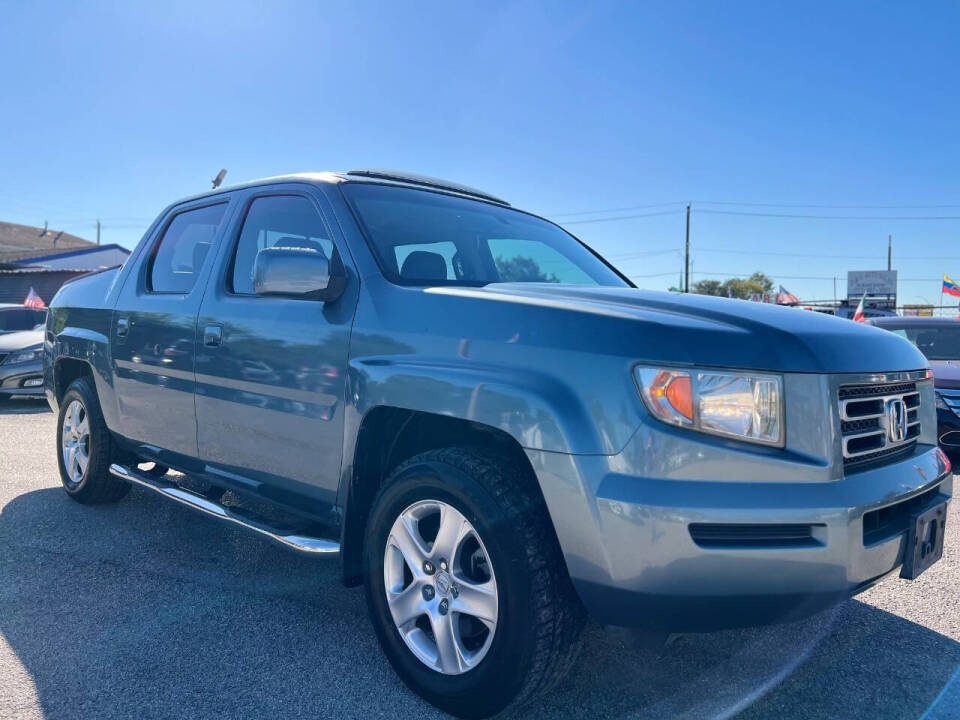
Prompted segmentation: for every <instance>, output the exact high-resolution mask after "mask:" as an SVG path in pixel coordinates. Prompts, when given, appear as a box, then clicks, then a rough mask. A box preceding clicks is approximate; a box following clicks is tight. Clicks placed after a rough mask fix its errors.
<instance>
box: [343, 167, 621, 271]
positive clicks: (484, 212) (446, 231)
mask: <svg viewBox="0 0 960 720" xmlns="http://www.w3.org/2000/svg"><path fill="white" fill-rule="evenodd" d="M343 190H344V193H346V196H347V199H348V201H349V202H350V204H351V205H352V206H353V209H354V211H355V212H356V215H357V217H358V219H359V221H360V223H361V225H362V226H363V229H364V231H365V234H366V236H367V238H368V240H369V242H370V245H371V247H372V249H373V252H374V254H375V255H376V257H377V261H378V262H379V264H380V268H381V270H382V271H383V274H384V275H386V277H387V278H388V279H389V280H391V281H392V282H395V283H398V284H401V285H424V284H429V285H471V286H479V285H486V284H488V283H495V282H547V283H567V284H573V285H611V286H617V287H627V286H628V285H627V283H626V281H624V280H623V279H622V278H621V277H620V276H619V275H618V274H617V273H616V272H614V270H612V269H611V268H610V267H609V266H607V265H606V264H605V263H604V262H603V261H602V260H601V259H600V258H599V257H597V256H596V255H594V253H593V252H591V251H590V250H589V249H588V248H587V247H586V246H585V245H583V244H582V243H580V242H579V241H578V240H577V239H576V238H574V237H573V236H571V235H570V234H568V233H566V232H564V231H563V230H561V229H560V228H559V227H557V226H556V225H553V224H551V223H549V222H546V221H545V220H541V219H540V218H536V217H533V216H531V215H527V214H526V213H522V212H518V211H517V210H511V209H509V208H504V207H500V206H498V205H492V204H490V203H486V202H479V201H476V200H468V199H466V198H460V197H454V196H451V195H444V194H442V193H436V192H429V191H424V190H414V189H410V188H403V187H393V186H389V185H376V184H372V183H345V184H344V185H343Z"/></svg>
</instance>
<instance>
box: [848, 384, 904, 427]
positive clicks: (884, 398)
mask: <svg viewBox="0 0 960 720" xmlns="http://www.w3.org/2000/svg"><path fill="white" fill-rule="evenodd" d="M914 395H916V396H917V397H918V398H919V397H920V391H919V390H911V391H910V392H905V393H892V394H890V395H870V396H868V397H863V398H844V399H843V400H841V401H840V419H841V420H844V421H848V420H871V419H872V418H878V417H883V413H882V412H878V413H873V414H871V415H853V416H851V415H849V414H848V413H847V405H849V404H850V403H861V402H875V401H877V400H879V401H880V403H881V405H886V404H887V400H895V399H897V398H899V399H901V400H906V399H907V398H909V397H913V396H914ZM918 407H920V406H919V405H914V406H913V407H908V408H907V409H908V410H916V409H917V408H918Z"/></svg>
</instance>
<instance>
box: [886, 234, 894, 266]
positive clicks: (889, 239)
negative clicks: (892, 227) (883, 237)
mask: <svg viewBox="0 0 960 720" xmlns="http://www.w3.org/2000/svg"><path fill="white" fill-rule="evenodd" d="M887 270H893V235H887Z"/></svg>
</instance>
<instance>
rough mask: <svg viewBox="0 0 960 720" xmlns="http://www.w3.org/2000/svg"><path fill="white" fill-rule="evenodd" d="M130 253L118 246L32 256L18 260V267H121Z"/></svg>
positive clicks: (73, 268)
mask: <svg viewBox="0 0 960 720" xmlns="http://www.w3.org/2000/svg"><path fill="white" fill-rule="evenodd" d="M129 255H130V251H129V250H127V249H126V248H122V247H120V246H119V245H104V246H103V247H94V248H84V249H83V250H78V251H73V252H68V253H63V256H62V257H57V256H56V255H39V254H38V255H34V256H32V257H29V258H24V259H22V260H18V261H17V264H19V265H37V266H42V267H45V268H50V269H51V270H98V269H100V268H105V267H113V266H115V265H122V264H123V263H124V262H126V260H127V257H128V256H129Z"/></svg>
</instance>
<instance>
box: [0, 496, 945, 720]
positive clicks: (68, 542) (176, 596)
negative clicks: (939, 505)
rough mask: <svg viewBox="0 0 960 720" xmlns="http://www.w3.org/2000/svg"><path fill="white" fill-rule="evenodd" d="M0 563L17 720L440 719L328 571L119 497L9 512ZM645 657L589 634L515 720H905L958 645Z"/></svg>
mask: <svg viewBox="0 0 960 720" xmlns="http://www.w3.org/2000/svg"><path fill="white" fill-rule="evenodd" d="M0 549H2V555H0V633H2V636H3V638H2V641H4V642H5V643H6V644H7V645H8V646H9V648H10V649H11V650H12V654H11V653H7V655H9V656H10V657H11V658H14V664H17V663H19V666H20V667H19V669H18V670H17V672H12V671H11V670H10V669H9V668H8V671H0V672H2V677H0V701H2V703H3V704H4V705H5V706H6V707H7V710H11V709H14V712H13V715H15V716H23V715H27V714H28V713H27V712H26V709H27V708H34V709H35V710H36V711H37V714H38V715H39V714H40V713H42V714H43V716H44V717H46V718H74V717H76V718H80V717H82V718H129V717H138V718H150V717H177V718H199V717H214V716H215V717H263V718H325V717H351V718H352V717H363V718H378V717H384V718H392V717H398V716H408V717H436V716H438V713H437V712H436V711H435V710H434V709H433V708H431V707H429V706H427V705H425V704H423V703H422V702H421V701H419V700H418V699H417V698H416V697H415V696H413V695H412V694H410V693H409V692H408V691H406V689H405V688H404V687H403V686H402V685H401V683H400V682H399V681H398V680H397V678H396V676H395V675H394V674H393V673H392V671H391V669H390V667H389V666H388V664H387V663H386V661H385V660H384V658H383V656H382V655H381V653H380V650H379V647H378V646H377V643H376V640H375V637H374V634H373V632H372V629H371V627H370V625H369V622H368V621H367V617H366V610H365V605H364V600H363V592H362V590H360V589H346V588H344V587H343V586H342V585H341V584H340V583H339V581H338V571H339V568H338V567H337V565H336V563H335V562H331V561H329V560H327V561H317V560H313V559H306V558H301V557H300V556H297V555H294V554H291V553H289V552H287V551H284V550H282V549H280V548H277V547H274V546H273V545H270V544H267V543H264V542H262V541H260V540H258V539H255V538H252V537H250V536H248V535H246V534H244V533H242V532H241V531H237V530H234V529H231V528H229V527H224V526H221V525H219V524H216V523H214V522H212V521H211V520H209V519H207V518H203V517H201V516H199V515H196V514H194V513H191V512H190V511H189V510H187V509H185V508H181V507H179V506H175V505H172V504H168V503H165V502H164V501H163V500H161V499H160V498H156V497H154V496H152V495H149V494H147V493H144V492H140V491H136V490H135V491H133V492H131V493H130V495H129V496H128V497H127V498H126V499H124V500H123V501H121V502H120V503H118V504H116V505H113V506H106V507H82V506H80V505H77V504H75V503H73V502H71V501H70V500H69V499H68V498H67V497H66V496H64V494H63V493H62V492H61V491H60V490H59V489H52V488H51V489H44V490H38V491H34V492H29V493H25V494H23V495H20V496H18V497H16V498H14V499H12V500H11V501H10V502H9V504H7V505H6V506H5V507H4V508H3V510H2V513H0ZM654 640H655V638H654V637H653V636H645V635H637V634H632V633H627V632H624V631H614V632H611V631H605V630H602V629H600V628H597V627H590V628H589V629H588V631H587V634H586V638H585V647H584V653H583V655H582V657H581V659H580V661H579V663H578V664H577V666H576V668H575V669H574V671H573V673H572V674H571V676H570V678H569V679H568V680H567V681H566V682H565V683H564V684H563V686H562V687H560V688H559V689H558V690H557V691H556V692H555V693H553V694H552V695H551V696H550V697H548V698H547V699H546V700H545V701H541V702H539V703H538V704H537V705H536V706H535V707H533V708H529V709H527V710H526V711H525V712H523V713H516V714H515V715H514V716H515V717H524V718H563V717H576V718H585V717H591V718H594V717H595V718H618V717H637V718H673V717H690V718H694V717H718V716H731V715H733V714H736V713H738V712H741V711H742V712H743V714H744V716H745V717H750V718H765V717H778V718H782V717H814V716H819V717H843V718H858V717H863V718H870V719H871V720H876V719H877V718H886V717H891V718H893V717H896V718H904V717H906V718H911V717H912V718H916V717H919V716H920V715H922V714H923V712H924V710H925V709H926V708H927V707H928V706H929V705H930V704H931V702H932V701H933V700H934V699H935V697H936V695H937V694H938V692H939V691H940V689H941V688H942V687H943V686H944V684H945V683H946V682H947V680H948V678H949V677H950V676H951V674H952V673H953V671H954V668H955V667H956V666H957V664H958V662H960V644H958V643H956V642H954V641H953V640H951V639H949V638H946V637H944V636H942V635H939V634H937V633H934V632H932V631H930V630H928V629H926V628H923V627H921V626H919V625H915V624H913V623H911V622H908V621H906V620H904V619H902V618H900V617H897V616H895V615H892V614H889V613H886V612H883V611H880V610H877V609H875V608H873V607H871V606H869V605H865V604H863V603H860V602H856V601H851V602H848V603H845V604H844V605H842V606H840V607H839V608H837V609H836V610H833V611H831V612H828V613H825V614H821V615H819V616H816V617H814V618H810V619H808V620H805V621H802V622H797V623H792V624H790V625H783V626H778V627H769V628H758V629H750V630H740V631H729V632H722V633H714V634H710V635H690V636H684V637H680V638H674V639H673V640H672V641H671V642H670V643H668V644H666V645H664V644H663V643H658V642H655V641H654ZM7 655H0V657H7ZM0 664H9V663H7V662H5V663H0ZM17 673H19V677H20V678H21V680H20V681H17V682H14V680H13V679H11V678H14V677H16V676H17ZM24 678H28V679H29V680H30V681H32V687H30V682H25V681H23V679H24ZM2 714H3V709H2V708H0V715H2Z"/></svg>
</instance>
